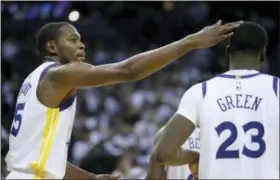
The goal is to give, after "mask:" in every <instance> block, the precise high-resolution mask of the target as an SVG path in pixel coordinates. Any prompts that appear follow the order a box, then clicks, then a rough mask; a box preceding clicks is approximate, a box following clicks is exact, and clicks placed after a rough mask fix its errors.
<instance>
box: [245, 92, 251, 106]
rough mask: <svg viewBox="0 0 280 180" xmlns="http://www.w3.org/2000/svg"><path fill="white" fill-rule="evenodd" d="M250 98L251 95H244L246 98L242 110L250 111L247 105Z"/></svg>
mask: <svg viewBox="0 0 280 180" xmlns="http://www.w3.org/2000/svg"><path fill="white" fill-rule="evenodd" d="M251 98H252V95H250V94H246V98H245V103H244V108H245V109H250V106H249V105H248V102H249V99H251Z"/></svg>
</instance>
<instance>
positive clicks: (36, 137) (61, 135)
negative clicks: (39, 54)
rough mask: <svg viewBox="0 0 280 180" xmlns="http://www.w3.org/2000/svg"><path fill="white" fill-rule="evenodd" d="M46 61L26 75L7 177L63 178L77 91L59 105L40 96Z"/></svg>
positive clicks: (15, 124) (7, 158)
mask: <svg viewBox="0 0 280 180" xmlns="http://www.w3.org/2000/svg"><path fill="white" fill-rule="evenodd" d="M54 66H56V64H55V63H54V62H45V63H43V64H42V65H40V66H39V67H37V68H36V69H35V70H34V71H33V72H32V73H31V74H29V76H28V77H27V78H26V79H25V81H24V83H23V85H22V87H21V89H20V92H19V94H18V99H17V104H16V110H15V117H14V120H13V124H12V127H11V134H10V137H9V145H10V148H9V152H8V154H7V157H6V159H5V160H6V162H7V166H8V170H9V171H11V172H10V174H9V175H8V176H7V178H6V179H33V178H35V179H38V178H39V179H62V178H63V177H64V175H65V170H66V163H67V153H68V145H69V141H70V137H71V133H72V127H73V121H74V116H75V111H76V95H74V96H73V97H71V98H70V99H68V100H67V101H66V102H65V103H64V104H63V105H62V106H61V107H59V108H48V107H46V106H44V105H43V104H41V103H40V102H39V100H38V99H37V94H36V90H37V86H38V82H39V81H40V79H41V78H42V77H43V76H44V75H45V73H46V72H47V70H48V69H49V68H51V67H54Z"/></svg>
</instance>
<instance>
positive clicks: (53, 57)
mask: <svg viewBox="0 0 280 180" xmlns="http://www.w3.org/2000/svg"><path fill="white" fill-rule="evenodd" d="M45 61H53V62H56V63H57V64H61V62H60V59H59V57H57V56H45V57H44V62H45Z"/></svg>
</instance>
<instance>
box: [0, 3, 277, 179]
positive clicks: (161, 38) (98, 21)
mask: <svg viewBox="0 0 280 180" xmlns="http://www.w3.org/2000/svg"><path fill="white" fill-rule="evenodd" d="M1 5H2V6H1V16H2V19H1V20H2V23H1V26H2V27H1V30H2V31H1V32H2V41H1V48H2V49H1V50H2V53H1V70H2V71H1V77H2V78H1V85H2V86H1V90H2V91H1V97H2V101H1V105H2V136H1V137H2V138H1V140H2V176H3V177H5V174H6V173H7V172H6V169H5V165H4V161H3V158H4V157H5V153H6V152H7V149H8V141H7V137H8V134H9V133H8V132H9V129H10V126H11V123H12V119H13V113H14V104H15V100H16V96H17V92H18V90H19V88H20V86H21V83H22V82H23V80H24V79H25V77H26V76H27V75H28V74H29V73H30V72H31V71H32V70H33V69H34V68H36V66H38V65H39V64H40V63H41V62H40V60H39V59H38V58H37V57H36V56H35V55H34V35H35V33H36V32H37V30H38V29H39V28H40V26H41V25H43V24H45V23H47V22H51V21H69V19H68V15H69V13H70V12H71V11H73V10H77V11H79V13H80V18H79V19H78V21H76V22H73V24H74V25H75V26H76V27H77V29H78V31H79V32H80V34H81V35H82V40H83V42H84V43H85V44H86V46H87V56H88V61H89V62H90V63H94V64H96V65H98V64H104V63H111V62H117V61H121V60H124V59H125V58H127V57H130V56H132V55H134V54H137V53H139V52H142V51H146V50H150V49H153V48H156V47H159V46H162V45H165V44H167V43H170V42H173V41H175V40H178V39H180V38H182V37H184V36H186V35H188V34H190V33H194V32H196V31H198V30H200V29H201V28H203V27H204V26H206V25H209V24H212V23H215V22H216V21H217V20H218V19H221V20H223V22H229V21H236V20H250V21H254V22H257V23H259V24H261V25H262V26H263V27H264V28H265V29H266V30H267V33H268V36H269V44H268V48H267V57H268V58H267V61H266V63H265V64H264V66H263V68H262V71H263V72H265V73H268V74H271V75H275V76H278V77H279V76H280V71H279V68H280V63H279V60H280V59H279V53H280V44H279V2H276V1H275V2H238V1H234V2H172V1H165V2H160V1H158V2H72V3H71V2H62V1H61V2H60V1H57V2H1ZM225 44H226V43H223V44H221V45H218V46H215V47H213V48H210V49H204V50H199V51H193V52H191V53H189V54H188V55H186V56H184V57H182V58H180V59H179V60H177V61H176V62H174V63H172V64H171V65H169V66H168V67H167V68H165V69H163V70H161V71H160V72H158V73H156V74H154V75H152V76H150V77H148V78H146V79H145V80H142V81H139V82H135V83H128V84H123V85H114V86H107V87H101V88H95V89H85V90H80V91H79V98H78V111H77V115H76V121H75V125H74V129H73V137H72V141H71V143H70V148H69V161H71V162H73V163H75V164H77V165H80V166H81V167H83V168H85V169H87V170H89V171H92V172H95V173H112V172H120V173H122V174H123V176H125V177H127V178H140V177H143V175H145V168H146V165H147V162H148V157H149V156H148V155H149V153H150V151H151V147H152V144H153V138H154V135H155V133H156V131H157V129H158V128H160V127H161V126H162V125H163V124H164V123H165V122H166V120H168V118H169V117H170V116H171V115H172V113H174V112H175V110H176V108H177V106H178V102H179V100H180V98H181V96H182V94H183V93H184V91H185V90H186V89H187V88H188V87H189V86H191V85H192V84H193V83H195V82H198V81H199V80H200V79H207V78H210V77H213V76H215V75H216V74H218V73H222V72H224V71H226V70H227V59H226V58H225V55H224V48H225ZM93 147H94V148H93Z"/></svg>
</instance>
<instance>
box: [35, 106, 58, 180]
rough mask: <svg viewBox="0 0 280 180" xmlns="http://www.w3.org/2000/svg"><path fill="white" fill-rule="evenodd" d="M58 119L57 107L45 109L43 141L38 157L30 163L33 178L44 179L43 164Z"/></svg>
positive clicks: (45, 162)
mask: <svg viewBox="0 0 280 180" xmlns="http://www.w3.org/2000/svg"><path fill="white" fill-rule="evenodd" d="M58 119H59V109H51V108H48V109H47V119H46V125H45V128H44V134H43V142H42V146H41V149H40V156H39V159H38V160H37V161H36V162H34V163H32V164H31V165H32V167H33V169H34V174H35V175H34V179H41V178H42V179H44V178H45V166H46V164H47V160H48V158H49V155H50V152H51V148H52V145H53V141H54V135H55V133H56V128H57V124H58Z"/></svg>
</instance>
